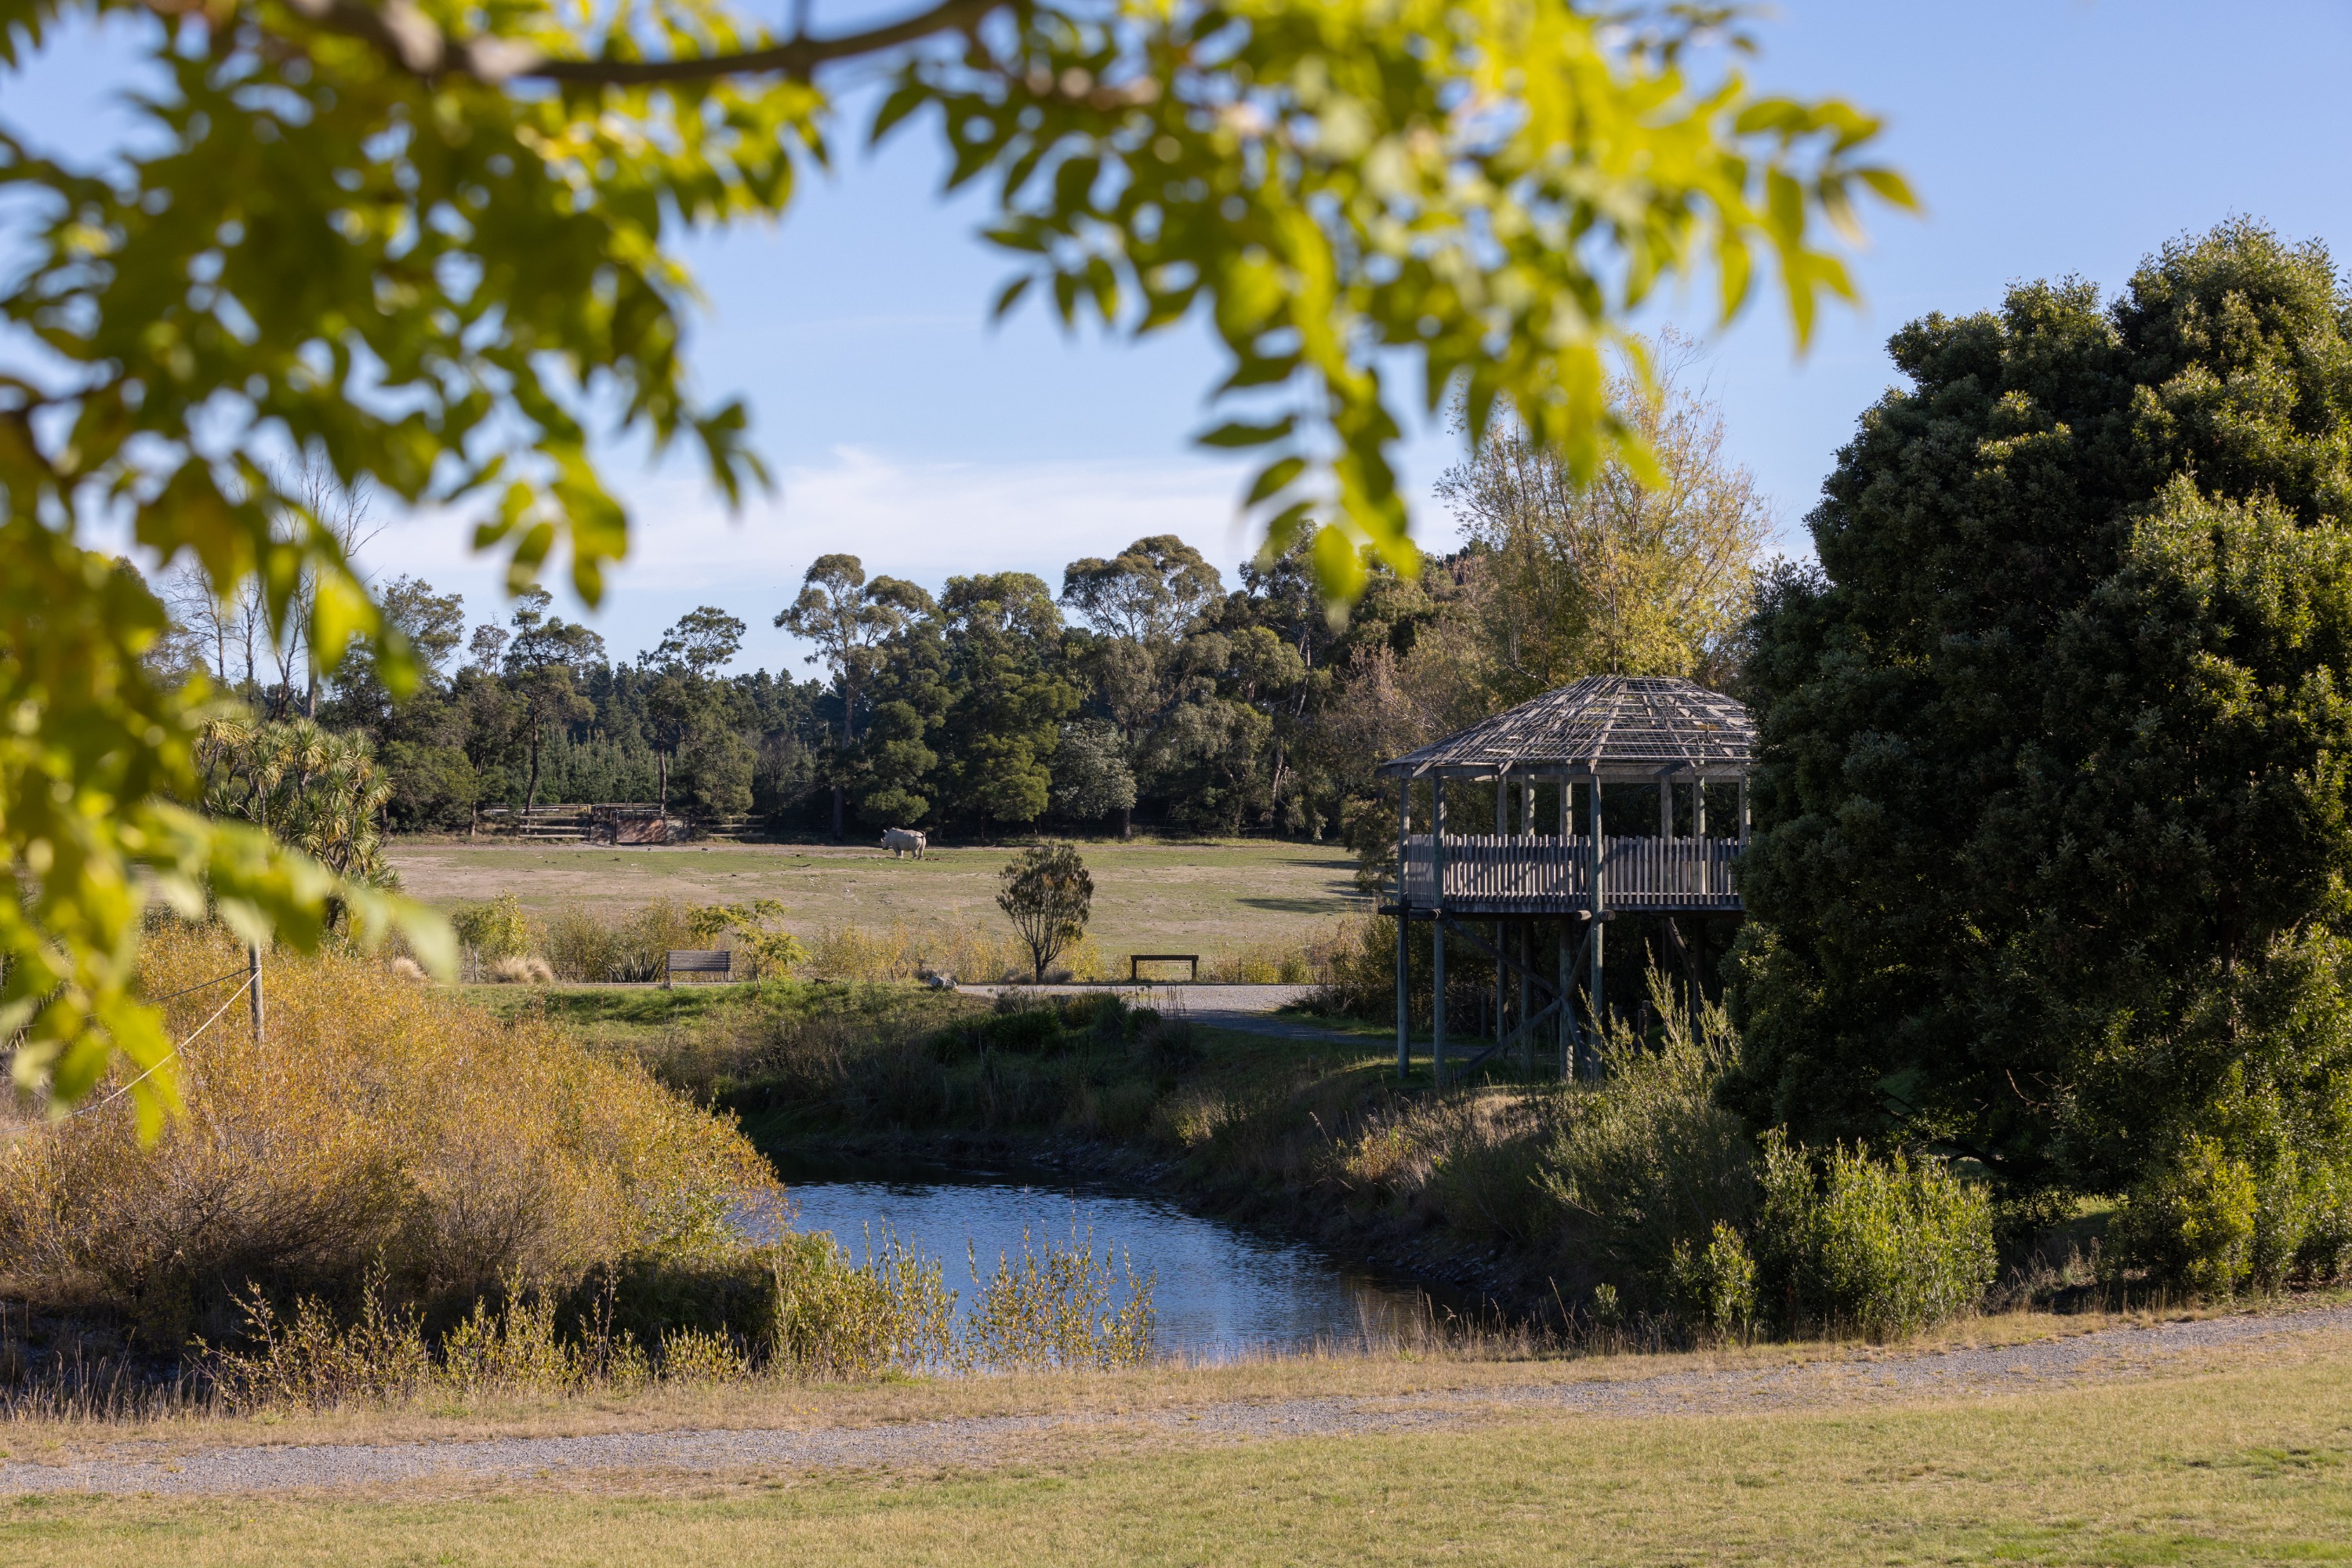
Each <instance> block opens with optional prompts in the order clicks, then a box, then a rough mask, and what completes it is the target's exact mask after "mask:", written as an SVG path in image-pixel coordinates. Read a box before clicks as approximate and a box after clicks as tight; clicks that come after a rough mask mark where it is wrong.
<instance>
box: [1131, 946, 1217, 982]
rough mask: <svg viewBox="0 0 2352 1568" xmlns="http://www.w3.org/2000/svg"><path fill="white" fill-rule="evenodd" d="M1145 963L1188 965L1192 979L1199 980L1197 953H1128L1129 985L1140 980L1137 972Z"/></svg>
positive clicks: (1199, 969)
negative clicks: (1190, 967) (1189, 965)
mask: <svg viewBox="0 0 2352 1568" xmlns="http://www.w3.org/2000/svg"><path fill="white" fill-rule="evenodd" d="M1147 963H1189V964H1191V965H1192V978H1193V979H1195V980H1198V979H1200V978H1201V955H1200V954H1199V953H1197V952H1130V953H1129V954H1128V955H1127V982H1128V984H1130V985H1132V984H1136V983H1137V982H1138V981H1139V980H1140V979H1141V978H1142V975H1141V973H1139V972H1140V970H1141V969H1142V966H1143V965H1145V964H1147Z"/></svg>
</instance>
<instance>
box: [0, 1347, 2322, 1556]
mask: <svg viewBox="0 0 2352 1568" xmlns="http://www.w3.org/2000/svg"><path fill="white" fill-rule="evenodd" d="M1441 1562H1442V1563H1496V1564H1513V1565H1517V1564H1525V1563H1802V1564H1804V1565H1805V1568H1843V1565H1844V1564H1862V1563H1872V1564H1875V1563H1989V1562H1997V1563H2114V1564H2139V1563H2343V1562H2352V1343H2347V1340H2346V1339H2345V1337H2344V1336H2342V1335H2340V1334H2339V1335H2334V1336H2328V1337H2326V1338H2325V1339H2324V1340H2323V1341H2322V1342H2319V1343H2315V1344H2313V1345H2311V1346H2309V1347H2308V1348H2307V1349H2305V1350H2301V1351H2295V1352H2287V1353H2284V1354H2279V1353H2275V1352H2274V1353H2273V1355H2272V1356H2271V1357H2269V1358H2268V1359H2265V1360H2255V1359H2252V1358H2251V1357H2249V1356H2245V1355H2226V1356H2216V1357H2214V1358H2211V1359H2210V1360H2209V1361H2208V1362H2206V1363H2202V1364H2191V1365H2188V1366H2184V1367H2181V1368H2179V1369H2177V1370H2173V1371H2168V1372H2160V1373H2157V1374H2155V1375H2153V1376H2150V1377H2147V1378H2146V1379H2144V1380H2140V1381H2132V1382H2126V1383H2122V1384H2113V1385H2108V1386H2105V1387H2074V1388H2070V1389H2065V1390H2062V1391H2053V1392H2048V1393H2041V1394H2022V1395H2018V1396H2011V1397H2002V1398H1978V1399H1972V1400H1945V1401H1934V1400H1926V1401H1921V1402H1919V1403H1916V1404H1909V1405H1882V1404H1854V1405H1841V1406H1832V1407H1830V1408H1827V1409H1816V1410H1811V1411H1804V1412H1795V1413H1758V1414H1742V1415H1698V1416H1649V1417H1638V1418H1591V1417H1585V1418H1578V1417H1574V1416H1558V1415H1501V1416H1496V1417H1494V1418H1491V1419H1488V1420H1486V1421H1485V1422H1483V1423H1478V1424H1474V1425H1471V1426H1464V1427H1454V1428H1450V1429H1439V1430H1433V1431H1427V1432H1422V1433H1417V1434H1413V1435H1410V1436H1365V1437H1318V1438H1311V1439H1304V1440H1295V1441H1289V1442H1283V1441H1261V1442H1251V1443H1245V1444H1234V1445H1222V1446H1219V1445H1201V1444H1192V1443H1188V1442H1187V1441H1185V1440H1184V1439H1183V1438H1181V1436H1176V1437H1169V1438H1159V1439H1155V1438H1150V1437H1145V1436H1137V1435H1135V1434H1134V1433H1132V1432H1131V1431H1130V1432H1127V1433H1124V1434H1123V1433H1121V1432H1120V1431H1119V1430H1118V1429H1117V1428H1116V1427H1115V1426H1107V1427H1102V1428H1097V1429H1087V1428H1084V1427H1081V1428H1077V1429H1075V1430H1070V1431H1066V1432H1065V1433H1064V1434H1062V1435H1060V1436H1055V1437H1054V1438H1052V1439H1050V1440H1046V1441H1043V1442H1036V1443H1030V1444H1024V1445H1023V1446H1022V1447H1021V1449H1020V1450H1019V1452H1018V1453H1017V1455H1015V1456H1013V1458H1012V1459H1011V1461H1010V1462H1004V1463H1001V1464H998V1465H995V1466H993V1467H992V1468H957V1467H950V1468H940V1467H932V1466H921V1467H908V1468H899V1469H894V1468H878V1469H875V1470H870V1471H866V1472H847V1473H845V1472H840V1471H831V1472H793V1471H767V1472H752V1473H745V1474H726V1475H709V1474H693V1475H680V1474H676V1473H637V1474H627V1475H616V1476H608V1477H604V1478H600V1479H593V1480H592V1479H587V1478H575V1479H570V1480H566V1481H562V1482H555V1481H530V1482H513V1483H502V1484H498V1485H488V1486H467V1485H464V1484H459V1485H458V1486H457V1487H454V1488H453V1487H446V1486H445V1487H442V1488H439V1489H434V1490H425V1491H418V1492H414V1493H405V1494H373V1495H370V1494H345V1495H333V1494H314V1495H310V1496H297V1497H274V1498H251V1497H236V1498H222V1499H216V1500H161V1499H152V1498H130V1499H121V1500H100V1499H90V1498H64V1497H60V1498H49V1499H20V1500H16V1501H14V1502H11V1503H6V1504H0V1563H41V1564H46V1565H48V1568H80V1565H83V1564H93V1565H94V1564H127V1563H142V1564H144V1563H172V1564H173V1565H174V1568H215V1565H226V1564H247V1563H251V1564H261V1563H271V1564H277V1563H306V1564H307V1563H484V1564H489V1563H495V1564H499V1568H538V1565H541V1564H559V1563H562V1564H573V1563H579V1564H586V1563H600V1564H601V1563H648V1564H650V1563H730V1564H733V1563H777V1564H784V1563H825V1564H834V1563H889V1564H901V1563H940V1564H980V1563H989V1564H994V1563H1055V1564H1057V1565H1060V1568H1078V1565H1082V1564H1093V1563H1441Z"/></svg>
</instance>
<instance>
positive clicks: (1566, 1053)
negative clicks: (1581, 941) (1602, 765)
mask: <svg viewBox="0 0 2352 1568" xmlns="http://www.w3.org/2000/svg"><path fill="white" fill-rule="evenodd" d="M1560 787H1561V789H1562V790H1563V791H1565V790H1566V788H1567V787H1568V786H1567V785H1565V784H1563V785H1561V786H1560ZM1568 931H1569V925H1568V922H1567V921H1560V922H1559V1076H1560V1078H1561V1079H1562V1080H1566V1079H1572V1078H1574V1077H1575V1076H1576V1014H1575V1011H1574V1009H1575V1006H1576V998H1575V997H1574V996H1572V995H1570V994H1569V989H1568V987H1569V984H1570V977H1569V973H1568V969H1569V963H1570V959H1569V956H1568Z"/></svg>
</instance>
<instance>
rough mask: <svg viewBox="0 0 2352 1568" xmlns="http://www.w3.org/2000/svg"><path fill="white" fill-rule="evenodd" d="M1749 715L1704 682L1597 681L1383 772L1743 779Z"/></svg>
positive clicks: (1751, 748)
mask: <svg viewBox="0 0 2352 1568" xmlns="http://www.w3.org/2000/svg"><path fill="white" fill-rule="evenodd" d="M1755 753H1756V726H1755V724H1754V723H1753V722H1752V721H1750V720H1749V719H1748V710H1747V709H1745V708H1743V707H1741V706H1740V705H1739V704H1738V703H1737V702H1735V701H1733V700H1731V699H1730V698H1728V697H1726V696H1724V695H1723V694H1722V693H1721V692H1717V691H1709V690H1708V689H1706V687H1704V686H1700V685H1698V684H1696V682H1694V681H1688V680H1680V679H1674V678H1672V677H1666V676H1630V675H1591V676H1587V677H1585V678H1584V679H1582V680H1580V681H1577V682H1576V683H1575V684H1573V685H1570V686H1563V687H1561V688H1560V689H1559V690H1557V691H1547V692H1545V693H1544V694H1543V695H1542V696H1541V697H1538V698H1537V699H1535V700H1533V701H1531V702H1522V703H1520V704H1519V705H1518V706H1517V708H1514V709H1511V710H1509V711H1508V712H1505V713H1497V714H1496V715H1495V716H1494V717H1493V718H1492V719H1488V720H1486V721H1483V722H1480V723H1476V724H1473V725H1471V726H1470V727H1469V728H1468V729H1466V730H1463V731H1457V732H1456V733H1454V734H1451V735H1448V736H1446V737H1445V739H1444V740H1442V741H1433V742H1430V743H1429V744H1428V745H1426V746H1423V747H1422V748H1421V749H1420V750H1418V751H1414V752H1406V753H1405V754H1404V755H1403V756H1402V757H1399V758H1397V759H1396V760H1395V761H1393V762H1391V763H1385V764H1383V765H1382V766H1381V773H1385V774H1387V775H1389V776H1391V777H1394V776H1396V775H1398V774H1403V775H1405V776H1408V777H1412V778H1419V777H1422V776H1423V775H1424V774H1431V773H1443V774H1444V775H1446V776H1448V777H1453V778H1465V777H1466V778H1491V777H1493V776H1494V775H1495V774H1496V773H1502V772H1505V771H1508V772H1510V773H1561V772H1568V773H1598V774H1601V775H1602V776H1605V777H1612V778H1655V777H1656V776H1657V775H1658V774H1659V773H1664V772H1673V773H1704V774H1706V775H1708V776H1710V777H1723V778H1734V777H1738V775H1740V774H1742V773H1747V772H1748V769H1749V767H1750V765H1751V764H1752V763H1753V762H1754V760H1755Z"/></svg>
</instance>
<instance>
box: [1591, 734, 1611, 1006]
mask: <svg viewBox="0 0 2352 1568" xmlns="http://www.w3.org/2000/svg"><path fill="white" fill-rule="evenodd" d="M1601 827H1602V823H1601V774H1600V773H1599V771H1598V770H1596V771H1595V772H1594V773H1593V775H1592V1031H1593V1033H1594V1034H1595V1035H1596V1036H1598V1035H1600V1034H1601V1032H1602V1026H1603V1020H1604V1019H1605V1018H1606V1017H1607V1016H1608V1014H1607V1011H1606V1009H1607V1007H1608V998H1607V995H1606V994H1605V993H1604V991H1603V990H1602V988H1601V934H1602V933H1603V932H1604V931H1606V930H1607V929H1608V927H1607V925H1606V924H1605V923H1604V922H1605V921H1607V919H1608V910H1609V905H1608V900H1607V898H1606V896H1605V889H1603V888H1602V886H1601V879H1602V876H1603V874H1604V873H1605V872H1606V871H1607V869H1608V864H1609V857H1608V856H1607V855H1606V854H1605V853H1603V852H1602V849H1601Z"/></svg>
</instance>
